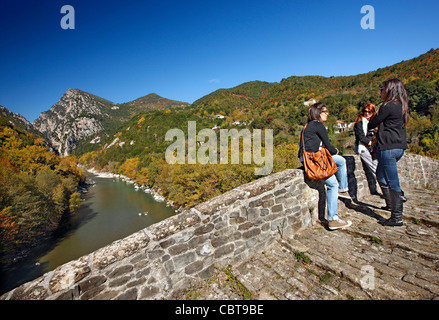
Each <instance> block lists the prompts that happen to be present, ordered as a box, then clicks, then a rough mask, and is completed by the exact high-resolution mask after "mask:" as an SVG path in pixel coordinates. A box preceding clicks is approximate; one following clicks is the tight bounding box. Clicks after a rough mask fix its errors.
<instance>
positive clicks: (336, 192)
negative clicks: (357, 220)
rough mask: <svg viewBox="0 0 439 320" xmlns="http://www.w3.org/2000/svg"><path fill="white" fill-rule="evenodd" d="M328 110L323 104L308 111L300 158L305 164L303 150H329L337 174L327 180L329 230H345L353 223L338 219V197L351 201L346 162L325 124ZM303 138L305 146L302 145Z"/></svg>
mask: <svg viewBox="0 0 439 320" xmlns="http://www.w3.org/2000/svg"><path fill="white" fill-rule="evenodd" d="M328 114H329V111H328V108H327V107H326V105H325V104H324V103H322V102H318V103H315V104H313V105H312V106H311V107H310V108H309V110H308V123H307V125H306V127H305V128H304V129H303V130H302V134H301V138H300V147H299V154H298V157H299V159H300V161H301V162H302V163H303V157H302V155H303V150H304V149H305V150H306V151H307V152H317V151H318V150H319V149H320V148H322V147H325V148H326V149H328V151H329V153H330V154H331V156H332V158H333V159H334V162H335V164H336V165H337V169H338V170H337V172H336V173H335V174H333V175H332V176H330V177H329V178H327V179H325V184H326V189H327V190H326V203H327V206H328V228H329V229H330V230H337V229H344V228H347V227H349V226H350V225H351V224H352V222H351V221H349V220H348V221H343V220H341V219H340V218H339V217H338V200H337V199H338V197H342V198H348V199H350V195H349V192H348V176H347V170H346V160H345V159H344V158H343V157H342V156H339V155H338V154H337V153H338V150H337V148H335V147H334V146H332V145H331V142H330V141H329V137H328V132H327V131H326V128H325V126H324V125H323V122H325V121H326V120H327V118H328ZM302 137H303V141H304V143H305V145H302Z"/></svg>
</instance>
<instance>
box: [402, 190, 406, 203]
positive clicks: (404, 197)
mask: <svg viewBox="0 0 439 320" xmlns="http://www.w3.org/2000/svg"><path fill="white" fill-rule="evenodd" d="M401 199H402V202H407V197H406V196H405V195H404V191H403V190H401Z"/></svg>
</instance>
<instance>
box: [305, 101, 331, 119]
mask: <svg viewBox="0 0 439 320" xmlns="http://www.w3.org/2000/svg"><path fill="white" fill-rule="evenodd" d="M325 107H326V104H324V103H323V102H317V103H314V104H313V105H312V106H311V107H310V108H309V109H308V122H311V121H313V120H317V121H321V120H320V114H321V113H322V109H323V108H325ZM326 109H328V107H326Z"/></svg>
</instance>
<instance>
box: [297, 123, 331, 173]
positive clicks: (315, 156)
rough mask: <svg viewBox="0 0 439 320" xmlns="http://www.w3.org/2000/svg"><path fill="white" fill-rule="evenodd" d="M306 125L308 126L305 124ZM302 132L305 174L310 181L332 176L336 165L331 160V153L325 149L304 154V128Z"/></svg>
mask: <svg viewBox="0 0 439 320" xmlns="http://www.w3.org/2000/svg"><path fill="white" fill-rule="evenodd" d="M307 125H308V124H307ZM307 125H305V127H304V128H303V132H302V146H303V154H302V158H303V165H304V167H305V172H306V174H307V176H308V178H310V179H311V180H321V179H326V178H329V177H330V176H332V175H333V174H334V173H336V172H337V170H338V169H337V165H336V164H335V161H334V159H332V156H331V153H330V152H329V151H328V149H326V148H323V147H322V148H321V149H320V150H319V151H317V152H306V150H305V140H304V135H305V128H306V126H307Z"/></svg>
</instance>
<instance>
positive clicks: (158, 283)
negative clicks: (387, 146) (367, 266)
mask: <svg viewBox="0 0 439 320" xmlns="http://www.w3.org/2000/svg"><path fill="white" fill-rule="evenodd" d="M345 158H346V161H347V164H348V178H349V193H350V194H351V197H352V199H353V201H354V203H355V204H354V203H353V204H346V206H347V207H349V206H351V207H352V208H354V207H355V205H357V204H358V203H360V204H361V202H360V201H362V200H363V199H367V197H369V196H370V192H371V190H372V191H373V190H374V188H376V185H374V181H373V179H370V178H369V179H368V178H367V177H368V174H367V172H366V173H365V171H364V170H363V166H362V164H361V161H360V159H359V157H358V156H345ZM399 169H400V178H401V184H402V185H403V187H404V188H407V189H410V190H411V189H413V187H414V185H415V186H416V187H417V188H420V189H422V188H426V187H427V188H437V187H438V183H439V161H436V160H432V159H429V158H425V157H421V156H417V155H412V154H406V155H405V156H404V157H403V159H402V160H401V161H400V162H399ZM369 177H370V175H369ZM325 201H326V200H325V192H324V185H323V183H322V182H314V181H309V180H308V179H306V178H304V173H303V171H302V170H300V169H290V170H286V171H283V172H280V173H276V174H272V175H269V176H266V177H263V178H260V179H258V180H256V181H253V182H251V183H248V184H245V185H242V186H240V187H238V188H235V189H233V190H231V191H229V192H227V193H225V194H223V195H221V196H218V197H216V198H213V199H211V200H209V201H207V202H205V203H202V204H200V205H198V206H196V207H194V208H192V209H190V210H186V211H183V212H181V213H180V214H178V215H175V216H173V217H171V218H168V219H166V220H163V221H161V222H159V223H157V224H154V225H152V226H150V227H148V228H145V229H143V230H141V231H139V232H137V233H135V234H133V235H131V236H129V237H126V238H124V239H121V240H118V241H115V242H113V243H112V244H110V245H108V246H106V247H104V248H101V249H99V250H97V251H95V252H93V253H90V254H88V255H85V256H83V257H81V258H79V259H77V260H74V261H71V262H69V263H66V264H64V265H62V266H59V267H58V268H56V269H55V270H53V271H50V272H48V273H46V274H44V275H43V276H41V277H40V278H38V279H35V280H34V281H31V282H28V283H26V284H23V285H21V286H20V287H18V288H15V289H14V290H12V291H10V292H7V293H5V294H4V295H2V296H1V297H0V299H1V300H19V299H26V300H27V299H35V300H38V299H47V300H71V299H75V300H89V299H95V300H104V299H117V300H135V299H139V300H140V299H173V298H175V297H178V296H181V295H182V294H184V292H187V291H188V290H191V288H196V287H199V286H203V284H204V283H205V281H204V279H206V278H212V277H214V276H215V275H216V274H217V273H218V270H221V269H223V268H225V267H226V266H229V265H234V266H239V267H237V268H236V269H235V270H234V272H235V274H236V276H237V278H238V279H239V280H240V281H241V283H243V284H245V286H246V287H248V288H253V287H254V286H255V285H256V283H255V282H254V280H255V279H257V278H256V275H258V273H257V272H256V273H254V274H253V276H252V274H251V273H248V270H247V269H246V268H247V266H251V263H250V262H251V261H253V260H254V259H262V258H261V257H265V258H267V257H268V256H267V255H265V254H266V252H270V253H272V257H276V259H275V260H273V261H272V263H273V265H274V264H276V261H277V260H279V259H281V258H282V259H284V260H288V259H290V260H291V257H294V252H297V250H294V248H295V247H294V246H295V245H297V243H298V242H297V241H296V242H294V239H295V237H297V236H299V235H302V234H304V233H307V232H309V235H310V236H311V237H307V238H306V239H307V240H306V241H304V240H303V239H302V241H301V242H300V245H297V246H298V247H297V248H302V247H303V248H306V249H303V251H306V252H311V251H312V250H310V248H311V247H313V246H317V247H320V248H324V245H323V244H322V243H321V241H320V239H317V238H316V239H314V240H315V241H313V238H312V237H313V236H314V237H320V236H321V235H319V234H317V233H315V231H313V230H316V226H319V221H320V220H321V219H322V218H323V217H324V215H325ZM423 218H424V220H423V221H429V222H430V223H433V224H434V223H435V221H436V223H437V222H438V221H437V220H434V219H437V218H438V215H436V216H435V215H434V214H433V215H430V216H424V217H423ZM360 222H361V220H360ZM436 227H437V225H436ZM362 232H363V233H362ZM362 232H361V230H360V231H358V232H357V233H356V234H355V236H357V237H358V238H359V240H358V241H360V240H361V239H362V234H363V236H364V234H366V233H365V231H364V230H363V231H362ZM430 232H431V231H430ZM345 233H346V231H343V232H340V233H330V235H334V236H333V239H337V237H340V236H338V235H340V234H345ZM326 237H328V235H326ZM365 237H366V238H367V236H365ZM376 239H378V236H377V237H376ZM331 241H335V240H331ZM319 243H320V245H319ZM401 246H403V244H402V245H401ZM421 247H422V246H421ZM292 248H293V249H292ZM297 248H296V249H297ZM345 249H346V248H345ZM288 250H289V251H288ZM322 250H323V249H322ZM418 251H419V252H421V251H422V248H419V249H418ZM424 251H425V250H424ZM424 251H422V252H424ZM288 252H290V253H288ZM322 252H323V251H322ZM322 252H320V253H318V254H315V255H314V256H313V261H314V263H315V264H316V265H318V266H319V267H320V268H323V267H325V266H326V269H325V270H331V272H334V273H337V272H338V276H341V275H346V276H349V275H350V274H349V272H348V271H349V270H350V269H346V271H345V270H344V269H343V265H340V264H338V266H332V265H331V261H333V258H332V257H330V256H327V255H325V254H324V253H322ZM343 252H344V253H343ZM342 253H343V254H344V256H345V258H342V259H345V260H344V261H345V262H346V261H347V260H346V259H348V260H349V259H350V258H351V257H352V259H355V258H354V257H353V256H352V255H350V253H349V251H348V250H345V251H342ZM261 255H262V256H261ZM424 255H428V256H429V259H430V260H432V261H433V262H432V265H433V267H434V263H436V264H437V261H438V260H439V257H438V256H437V254H434V253H431V254H429V253H428V252H427V253H424ZM258 257H259V258H258ZM356 257H357V258H361V259H365V260H366V261H370V257H369V260H368V259H367V258H368V256H367V254H364V253H363V254H362V253H361V251H360V252H359V253H358V254H357V255H356ZM267 259H268V258H267ZM331 259H332V260H331ZM383 259H384V258H383ZM389 259H391V258H389ZM267 261H268V260H267ZM434 261H436V262H434ZM395 263H396V264H398V263H399V262H397V261H395ZM258 265H259V264H258ZM265 265H266V264H265ZM286 266H287V265H285V264H282V268H287V267H286ZM331 268H332V269H331ZM382 268H383V269H382V270H381V269H380V272H381V271H382V272H386V269H385V267H382ZM387 268H388V267H387ZM435 268H437V266H436V267H435ZM270 269H271V268H270ZM296 269H297V268H296ZM389 269H390V268H389ZM273 270H274V269H273ZM316 272H317V271H316ZM389 272H390V271H389ZM419 272H421V273H422V272H423V274H427V273H428V272H427V271H425V270H419ZM269 275H270V273H269V272H267V273H266V275H265V276H266V277H268V280H273V281H268V280H267V281H268V282H269V283H275V284H276V283H277V284H278V286H280V287H283V286H290V287H292V284H291V283H290V284H288V282H285V283H282V281H281V279H282V277H281V276H280V275H279V274H277V275H275V278H273V279H270V278H269ZM403 276H404V277H406V279H407V283H408V285H407V286H414V284H413V282H416V281H421V282H422V281H424V282H426V283H425V286H427V285H428V281H426V280H425V279H424V280H422V277H420V278H419V277H417V276H416V272H415V273H413V272H412V273H409V274H406V275H403ZM429 276H431V275H428V274H427V275H424V278H427V279H428V277H429ZM252 279H253V281H252ZM288 279H289V281H290V282H291V281H293V282H294V283H296V285H297V287H298V288H299V289H300V281H298V280H297V279H293V278H288ZM419 279H421V280H419ZM286 281H287V280H286ZM258 285H260V284H258ZM349 285H351V284H349ZM252 286H253V287H252ZM432 286H433V284H432ZM268 287H269V286H267V288H268ZM328 290H330V289H328ZM424 290H426V289H424ZM432 290H435V289H434V288H433V289H432ZM287 291H288V290H286V291H285V292H287ZM272 292H275V290H274V289H273V290H272ZM285 292H284V293H282V295H283V296H282V297H283V298H285V297H286V298H288V297H290V298H291V297H293V298H294V297H295V295H296V296H297V297H298V291H294V292H293V291H291V292H292V293H291V294H290V296H288V295H287V296H285V294H286V293H285ZM273 296H275V295H273V294H272V295H269V294H267V295H264V294H261V293H260V292H259V293H256V291H255V294H254V298H260V299H265V298H267V299H268V298H270V299H271V298H273ZM383 296H384V298H387V297H388V296H385V295H383ZM203 297H204V298H205V299H218V298H219V299H221V298H230V296H227V295H225V294H224V292H222V291H221V290H220V289H218V290H217V292H216V294H213V295H212V294H211V293H210V294H209V295H206V296H203ZM312 297H314V298H315V297H319V296H318V295H314V296H311V297H310V296H306V295H303V296H302V298H305V299H306V298H312ZM320 297H324V295H322V296H320ZM275 298H276V297H275ZM277 298H279V297H277ZM342 298H343V297H342ZM345 298H346V296H345ZM360 298H361V296H360Z"/></svg>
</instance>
